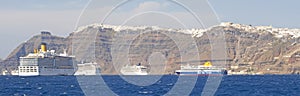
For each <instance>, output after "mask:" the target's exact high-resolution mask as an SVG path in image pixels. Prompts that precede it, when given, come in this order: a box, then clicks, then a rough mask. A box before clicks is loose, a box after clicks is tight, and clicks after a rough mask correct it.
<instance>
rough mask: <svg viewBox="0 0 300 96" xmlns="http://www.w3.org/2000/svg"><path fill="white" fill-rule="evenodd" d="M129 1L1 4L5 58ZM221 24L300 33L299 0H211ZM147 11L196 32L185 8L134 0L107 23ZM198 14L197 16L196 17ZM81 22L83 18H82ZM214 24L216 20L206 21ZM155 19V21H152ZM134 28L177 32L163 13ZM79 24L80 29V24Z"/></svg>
mask: <svg viewBox="0 0 300 96" xmlns="http://www.w3.org/2000/svg"><path fill="white" fill-rule="evenodd" d="M122 1H123V0H95V1H92V2H90V5H89V6H88V7H86V11H84V13H83V14H82V15H81V12H82V10H83V8H85V5H86V4H87V3H88V2H89V0H26V1H24V0H1V1H0V12H1V15H0V26H1V27H0V36H1V40H0V44H1V47H0V58H5V57H6V56H7V55H8V54H9V53H10V52H11V51H12V50H13V49H14V48H16V47H17V46H18V45H19V44H21V43H22V42H24V41H26V40H28V39H29V38H31V37H32V36H33V35H37V34H40V30H49V31H51V32H52V34H55V35H59V36H64V37H65V36H68V34H69V33H71V32H72V31H73V30H74V29H75V28H76V26H77V25H78V26H81V25H86V24H89V23H97V22H98V23H99V22H101V20H102V19H103V18H104V17H105V16H106V13H108V12H110V10H111V9H112V8H115V6H116V4H118V3H120V2H122ZM178 1H186V3H187V4H188V5H189V6H188V7H190V8H191V9H192V10H193V9H195V8H199V11H201V10H200V9H202V10H206V8H203V7H201V6H203V5H202V4H199V2H198V1H199V0H178ZM209 2H210V4H211V6H212V8H213V9H214V11H215V12H216V13H217V16H218V17H219V18H220V21H222V22H225V21H231V22H235V23H243V24H252V25H273V26H275V27H289V28H300V23H299V22H300V19H299V18H300V13H299V11H298V10H299V9H300V6H299V5H298V4H300V1H299V0H288V1H287V0H247V1H246V0H209ZM143 11H160V12H164V13H170V14H172V15H176V16H178V17H180V18H184V21H183V22H182V23H185V24H186V25H187V26H188V27H195V26H194V25H195V24H194V21H195V20H194V19H192V18H191V15H188V14H186V13H187V12H186V10H184V8H182V6H178V5H176V4H174V3H170V2H168V1H164V0H163V1H161V0H160V1H159V2H158V0H145V1H142V0H133V1H131V2H129V3H125V4H123V5H122V6H120V7H119V8H117V10H115V11H114V13H112V14H111V15H110V16H109V18H107V20H106V22H105V23H109V24H116V25H118V24H122V23H123V22H122V20H125V18H127V19H128V18H130V17H132V16H131V15H132V14H135V13H139V12H143ZM195 13H196V14H197V13H198V12H197V11H196V12H195ZM79 17H80V18H79ZM204 17H205V18H207V19H211V18H213V17H211V16H210V15H207V16H206V15H205V16H204ZM149 18H151V19H149ZM128 20H129V21H128V22H126V24H128V25H143V24H144V25H155V24H156V23H160V24H162V26H163V25H166V27H177V26H180V24H177V23H176V21H174V19H172V18H171V19H170V18H169V17H168V16H162V14H160V13H157V14H152V15H149V14H140V15H138V16H136V17H134V18H131V19H128ZM77 22H78V24H77Z"/></svg>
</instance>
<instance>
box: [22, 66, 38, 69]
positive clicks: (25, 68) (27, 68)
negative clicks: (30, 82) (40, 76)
mask: <svg viewBox="0 0 300 96" xmlns="http://www.w3.org/2000/svg"><path fill="white" fill-rule="evenodd" d="M22 68H24V69H26V68H27V69H28V68H31V69H33V68H36V67H33V66H31V67H29V66H27V67H20V69H22Z"/></svg>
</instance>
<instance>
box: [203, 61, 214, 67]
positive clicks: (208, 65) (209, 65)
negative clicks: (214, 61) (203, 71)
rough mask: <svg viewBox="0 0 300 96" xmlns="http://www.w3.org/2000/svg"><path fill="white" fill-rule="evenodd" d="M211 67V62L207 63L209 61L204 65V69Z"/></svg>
mask: <svg viewBox="0 0 300 96" xmlns="http://www.w3.org/2000/svg"><path fill="white" fill-rule="evenodd" d="M211 66H212V65H211V62H209V61H207V62H205V63H204V67H211Z"/></svg>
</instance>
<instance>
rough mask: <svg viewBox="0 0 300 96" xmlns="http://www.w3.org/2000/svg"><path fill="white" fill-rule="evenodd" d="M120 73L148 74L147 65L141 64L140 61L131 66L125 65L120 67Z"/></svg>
mask: <svg viewBox="0 0 300 96" xmlns="http://www.w3.org/2000/svg"><path fill="white" fill-rule="evenodd" d="M121 73H122V75H148V72H147V67H145V66H142V65H141V63H139V64H137V65H133V66H129V65H126V66H125V67H123V68H121Z"/></svg>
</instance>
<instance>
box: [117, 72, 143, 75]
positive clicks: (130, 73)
mask: <svg viewBox="0 0 300 96" xmlns="http://www.w3.org/2000/svg"><path fill="white" fill-rule="evenodd" d="M121 73H122V74H123V75H148V73H146V72H121Z"/></svg>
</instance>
